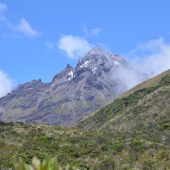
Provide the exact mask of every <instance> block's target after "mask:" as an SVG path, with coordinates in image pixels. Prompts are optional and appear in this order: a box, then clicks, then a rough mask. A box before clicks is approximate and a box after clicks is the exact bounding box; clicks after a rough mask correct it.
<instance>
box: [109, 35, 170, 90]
mask: <svg viewBox="0 0 170 170" xmlns="http://www.w3.org/2000/svg"><path fill="white" fill-rule="evenodd" d="M125 59H126V60H127V63H128V64H127V65H124V66H120V67H119V68H118V69H117V70H116V71H115V70H114V72H112V75H111V77H112V79H113V80H116V81H119V82H120V83H119V87H118V89H117V90H118V93H122V92H124V91H126V90H128V89H130V88H132V87H133V86H135V85H137V84H139V83H141V82H143V81H144V80H147V79H149V78H152V77H154V76H156V75H158V74H160V73H161V72H163V71H166V70H168V69H170V44H169V43H167V42H165V40H164V38H162V37H161V38H159V39H155V40H150V41H148V42H146V43H142V44H139V45H138V46H137V47H136V48H135V49H134V50H132V52H131V53H130V54H129V55H127V57H125Z"/></svg>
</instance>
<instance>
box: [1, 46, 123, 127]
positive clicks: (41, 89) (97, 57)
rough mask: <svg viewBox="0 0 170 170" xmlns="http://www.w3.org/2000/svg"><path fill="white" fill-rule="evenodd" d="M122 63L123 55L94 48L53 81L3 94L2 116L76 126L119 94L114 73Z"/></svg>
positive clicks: (21, 86) (7, 118)
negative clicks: (113, 76)
mask: <svg viewBox="0 0 170 170" xmlns="http://www.w3.org/2000/svg"><path fill="white" fill-rule="evenodd" d="M121 65H126V62H125V60H124V59H122V58H121V57H120V56H118V55H113V54H110V53H108V52H106V51H105V50H103V49H101V48H93V49H92V50H91V51H89V52H88V53H87V55H86V56H85V57H84V58H81V59H80V60H79V61H78V64H77V66H76V67H75V68H72V67H71V66H70V65H67V67H66V68H65V69H64V70H63V71H61V72H60V73H59V74H57V75H56V76H54V78H53V80H52V81H51V83H49V84H45V83H43V82H41V80H34V81H32V82H29V83H25V84H23V85H19V86H18V88H17V89H15V90H14V91H13V92H12V93H10V94H8V95H7V96H5V97H3V98H1V99H0V120H2V121H7V122H9V121H22V122H37V123H45V124H56V125H61V126H74V125H76V124H78V123H79V122H80V121H81V120H82V119H84V118H85V117H87V116H88V114H89V113H91V112H93V111H95V110H97V109H99V108H101V107H103V106H105V105H106V104H108V103H109V102H111V101H113V100H114V99H115V97H116V96H117V95H119V93H118V92H117V90H116V89H117V86H118V85H119V84H118V82H115V81H113V79H111V73H112V72H113V71H114V69H116V68H118V67H119V66H121Z"/></svg>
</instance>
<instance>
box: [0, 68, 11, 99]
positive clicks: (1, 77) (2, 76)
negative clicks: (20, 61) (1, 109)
mask: <svg viewBox="0 0 170 170" xmlns="http://www.w3.org/2000/svg"><path fill="white" fill-rule="evenodd" d="M12 87H13V83H12V80H11V79H10V78H9V77H8V76H7V74H6V73H4V72H3V71H2V70H0V97H3V96H5V95H6V94H8V93H9V92H10V91H11V90H12Z"/></svg>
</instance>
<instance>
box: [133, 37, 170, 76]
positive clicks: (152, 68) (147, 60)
mask: <svg viewBox="0 0 170 170" xmlns="http://www.w3.org/2000/svg"><path fill="white" fill-rule="evenodd" d="M133 55H134V56H137V58H138V60H136V61H135V62H136V63H139V64H140V66H138V67H139V68H140V69H141V70H144V71H145V72H147V73H148V74H149V75H151V76H155V75H157V74H159V73H161V72H163V71H165V70H167V69H170V44H169V43H167V42H165V40H164V38H162V37H161V38H159V39H155V40H150V41H148V42H146V43H143V44H139V45H138V47H137V48H136V49H135V50H133ZM139 64H138V65H139Z"/></svg>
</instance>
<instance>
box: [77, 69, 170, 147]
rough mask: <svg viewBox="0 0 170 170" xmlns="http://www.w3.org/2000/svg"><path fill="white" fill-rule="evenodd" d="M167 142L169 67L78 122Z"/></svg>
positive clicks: (169, 135)
mask: <svg viewBox="0 0 170 170" xmlns="http://www.w3.org/2000/svg"><path fill="white" fill-rule="evenodd" d="M79 126H80V127H81V128H84V129H86V130H96V131H107V132H109V131H110V132H116V133H121V134H122V136H124V137H125V136H131V137H133V135H134V134H136V135H137V136H139V138H143V139H147V140H156V141H160V142H161V143H164V144H165V145H167V146H168V147H169V143H170V70H168V71H166V72H164V73H162V74H161V75H159V76H157V77H155V78H153V79H150V80H148V81H146V82H144V83H142V84H140V85H138V86H136V87H135V88H133V89H131V90H130V91H129V92H126V93H125V94H124V95H122V97H119V98H118V99H116V100H115V101H114V102H113V103H111V104H109V105H107V106H106V107H104V108H102V109H101V110H99V111H97V112H95V113H93V114H92V115H91V116H90V117H89V118H87V119H86V120H84V121H83V122H81V123H80V125H79Z"/></svg>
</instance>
